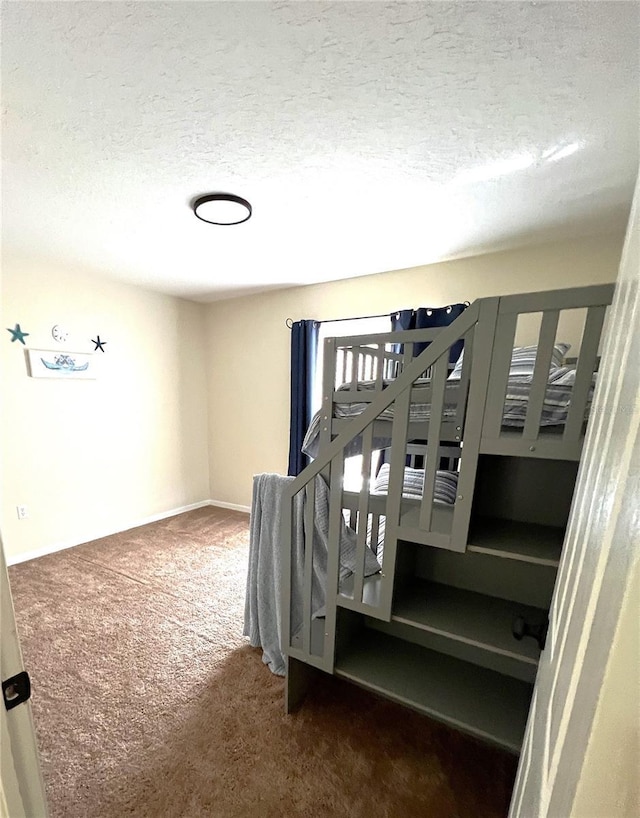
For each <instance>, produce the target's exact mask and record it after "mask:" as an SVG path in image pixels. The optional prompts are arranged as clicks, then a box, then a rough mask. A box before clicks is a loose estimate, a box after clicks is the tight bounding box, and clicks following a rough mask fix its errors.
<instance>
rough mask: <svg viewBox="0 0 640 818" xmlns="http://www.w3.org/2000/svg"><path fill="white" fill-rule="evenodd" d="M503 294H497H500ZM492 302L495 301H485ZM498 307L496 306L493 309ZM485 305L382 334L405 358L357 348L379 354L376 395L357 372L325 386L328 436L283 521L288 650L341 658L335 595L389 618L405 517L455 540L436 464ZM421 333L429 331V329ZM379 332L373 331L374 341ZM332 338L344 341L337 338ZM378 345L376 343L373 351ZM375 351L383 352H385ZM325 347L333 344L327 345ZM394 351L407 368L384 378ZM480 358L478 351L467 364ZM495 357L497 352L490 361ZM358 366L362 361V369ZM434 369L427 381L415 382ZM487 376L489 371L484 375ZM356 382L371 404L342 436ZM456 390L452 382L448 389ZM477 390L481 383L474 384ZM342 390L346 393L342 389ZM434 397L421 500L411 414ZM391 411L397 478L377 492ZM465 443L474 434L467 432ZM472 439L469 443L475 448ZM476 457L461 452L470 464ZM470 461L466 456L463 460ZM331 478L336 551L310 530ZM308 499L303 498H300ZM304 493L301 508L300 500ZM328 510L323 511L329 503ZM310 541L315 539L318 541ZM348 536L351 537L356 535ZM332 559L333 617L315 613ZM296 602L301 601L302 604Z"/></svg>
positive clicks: (439, 538)
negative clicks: (381, 439) (348, 467)
mask: <svg viewBox="0 0 640 818" xmlns="http://www.w3.org/2000/svg"><path fill="white" fill-rule="evenodd" d="M493 301H494V302H496V303H497V299H493ZM484 309H486V306H485V307H484ZM494 311H495V308H494ZM480 312H481V306H480V304H479V303H477V304H475V305H472V306H471V307H469V308H468V309H467V310H466V311H465V312H464V313H463V314H462V315H461V316H460V317H459V318H457V319H456V321H454V322H453V323H452V324H451V325H450V326H448V327H444V328H442V329H439V330H427V331H420V330H416V331H409V332H407V333H393V334H391V333H389V334H388V335H384V336H382V337H379V338H378V337H376V341H379V344H380V345H383V344H386V343H391V342H393V343H395V342H398V343H402V344H403V351H402V353H399V354H401V359H400V360H398V359H397V358H396V357H395V356H396V355H397V354H398V353H393V354H392V357H389V355H388V352H387V350H383V349H382V348H381V347H379V348H377V349H376V348H373V347H371V346H369V345H367V348H366V351H364V352H362V353H361V352H360V351H358V352H357V353H355V352H354V355H356V354H357V355H360V354H363V355H373V357H374V358H375V359H376V360H377V361H378V362H380V363H381V364H382V365H379V368H378V370H377V371H376V381H377V383H376V387H377V388H374V389H372V390H371V394H370V395H369V394H368V395H362V390H360V389H359V388H358V383H357V380H353V379H352V381H351V387H352V388H351V390H344V391H343V392H340V393H337V392H336V391H335V389H333V390H329V389H327V390H325V391H324V393H323V415H322V421H323V426H322V443H321V447H320V455H319V457H318V458H317V459H316V460H315V461H314V462H313V463H312V464H311V465H310V466H308V467H307V468H306V469H305V470H304V471H303V472H302V474H300V475H299V476H298V477H297V478H296V479H295V480H294V481H293V482H292V483H291V485H290V487H289V489H288V492H287V496H286V497H285V498H284V502H283V508H284V509H287V508H289V509H291V514H290V515H288V516H287V515H285V516H286V519H285V523H284V528H283V570H284V576H285V583H284V586H285V590H284V597H283V642H284V647H285V651H286V652H287V653H288V654H289V655H290V656H292V657H293V658H300V659H303V660H304V661H305V662H307V663H308V664H312V665H315V666H317V667H320V668H323V669H330V668H331V667H332V666H333V651H334V647H333V643H334V636H335V627H336V602H337V599H338V597H339V600H340V605H341V606H342V607H345V608H351V609H352V610H356V611H359V612H361V613H367V614H369V615H371V616H375V617H378V618H381V619H386V620H388V619H389V618H390V612H391V599H392V593H393V581H394V567H395V555H396V547H397V542H398V539H399V538H400V537H401V536H402V533H403V526H404V525H406V526H407V531H409V530H413V529H416V530H419V531H420V536H421V537H422V538H423V541H425V542H427V541H428V542H431V543H432V544H435V545H439V546H441V547H448V546H449V545H450V543H451V532H452V529H451V522H452V514H451V512H450V511H449V510H447V509H443V508H434V501H433V496H434V488H435V479H436V471H437V469H438V466H439V462H440V458H441V457H443V456H447V457H451V455H452V452H451V448H452V447H451V446H448V447H447V446H443V445H442V443H441V429H442V417H443V413H444V411H445V405H446V404H445V397H446V395H447V376H448V374H449V358H450V350H451V348H452V346H454V345H455V344H457V343H458V342H459V341H460V340H464V341H465V343H468V344H469V348H470V347H471V343H472V338H473V336H474V334H475V332H476V325H477V323H478V316H479V314H480ZM420 333H422V336H421V335H420ZM370 338H371V336H368V340H370ZM425 340H429V341H431V343H430V346H428V347H427V349H425V350H424V351H423V352H422V353H421V354H420V355H418V356H417V357H416V358H414V357H413V343H417V342H420V341H425ZM350 342H351V343H352V345H353V346H352V348H353V349H358V348H359V349H362V348H363V344H362V343H361V339H360V338H357V339H354V338H351V339H350ZM327 346H330V347H332V348H334V349H335V344H334V343H333V341H331V343H330V344H328V345H327ZM370 350H372V351H370ZM376 353H379V354H377V355H376ZM325 355H326V351H325ZM335 360H336V358H335V355H334V356H333V357H332V356H327V355H326V357H325V365H324V375H325V379H324V384H325V385H327V384H332V385H335V370H334V369H333V368H332V366H333V363H332V362H334V361H335ZM389 360H391V362H392V363H394V364H397V365H399V368H401V371H402V374H401V376H400V377H398V378H396V379H395V380H393V381H391V382H388V383H386V384H385V383H384V379H383V377H382V373H383V372H384V365H386V362H388V361H389ZM471 360H472V357H471V355H469V364H468V368H470V366H471ZM487 364H488V361H487ZM358 368H359V367H355V369H358ZM425 372H429V373H430V380H429V381H428V382H424V381H421V382H420V383H419V385H417V386H416V381H418V380H419V379H421V378H423V377H424V374H425ZM485 381H486V378H485ZM470 383H471V381H470V377H469V372H468V371H465V373H463V380H462V381H461V383H460V384H458V385H456V387H455V389H456V400H455V401H452V403H451V404H450V407H451V408H450V409H449V411H450V413H451V416H452V420H451V422H452V423H455V421H456V419H458V418H460V419H461V418H463V417H464V405H463V404H464V403H465V402H466V400H467V391H468V390H469V385H470ZM349 391H352V392H353V393H355V395H357V397H358V400H360V399H362V402H363V403H365V404H367V406H366V408H365V410H364V411H363V412H362V413H361V414H359V415H357V416H355V417H352V418H350V419H349V421H348V423H347V425H346V426H345V427H344V429H343V430H342V431H340V432H339V433H338V434H337V436H335V437H334V436H333V433H332V423H331V420H332V409H333V405H334V403H335V402H336V401H337V400H342V398H343V397H344V395H345V393H347V394H348V392H349ZM449 391H451V390H449ZM471 391H473V386H471ZM338 394H339V398H336V395H338ZM416 404H418V405H420V404H422V405H427V406H429V407H430V412H429V414H428V417H427V418H426V419H425V420H423V421H422V422H421V426H420V429H421V430H422V432H421V433H422V434H424V439H425V440H426V459H425V479H424V490H423V495H422V499H420V498H408V497H403V478H404V469H405V463H406V457H407V447H408V445H409V444H410V442H411V439H412V438H411V435H410V422H411V421H410V418H411V408H412V405H414V406H415V405H416ZM389 410H392V412H391V417H392V420H386V421H384V423H385V426H386V428H387V431H386V434H387V435H389V431H388V427H389V424H391V432H390V437H389V447H388V454H389V487H388V493H387V494H386V495H375V494H373V493H372V490H371V488H372V487H371V477H372V455H373V451H374V440H375V439H376V437H375V435H376V434H377V430H376V423H378V422H379V418H380V416H381V415H384V414H385V413H388V412H389ZM457 437H458V441H456V443H457V450H456V455H457V456H458V457H460V452H461V450H460V442H461V440H462V425H461V424H460V427H459V429H458V432H457ZM356 439H357V440H358V441H359V447H358V448H359V451H360V452H361V454H362V465H361V478H362V487H361V490H360V491H359V492H348V491H345V489H344V485H343V481H344V462H345V450H346V449H351V448H352V447H353V442H354V440H356ZM465 446H466V441H465ZM471 452H472V448H471V447H470V448H469V453H471ZM466 457H467V455H466V451H465V457H464V458H460V461H459V462H460V463H461V464H464V462H465V458H466ZM460 468H461V470H462V469H463V468H464V465H461V466H460ZM318 477H320V478H321V479H325V480H326V482H327V484H328V486H329V503H328V506H329V507H328V543H329V548H328V553H327V554H326V556H325V555H324V554H322V552H321V549H320V548H319V547H318V544H317V543H316V538H315V537H312V536H311V532H313V531H314V526H315V524H316V520H317V516H318V512H319V509H318V508H317V507H316V496H317V484H316V479H317V478H318ZM299 495H302V498H303V506H304V529H305V535H306V540H305V544H306V547H305V549H304V561H303V565H302V566H295V565H292V561H291V546H292V531H295V530H296V520H295V519H294V516H293V510H294V507H295V502H294V498H296V497H297V496H299ZM299 499H300V498H299ZM299 499H298V507H299ZM320 511H321V510H320ZM345 511H347V512H348V513H349V515H350V516H349V519H350V522H351V523H352V524H353V532H354V533H352V535H351V542H350V546H351V552H350V553H351V562H350V564H349V568H350V569H351V571H352V574H351V577H350V578H349V579H348V580H347V581H346V582H343V584H342V585H341V586H340V587H339V574H340V552H339V549H338V543H339V542H340V539H341V536H342V538H343V540H344V530H345V519H344V512H345ZM382 517H384V543H383V544H384V549H383V550H382V549H380V550H379V551H378V556H379V559H381V562H382V566H381V567H382V571H381V572H379V573H377V574H375V575H373V576H371V577H365V573H366V571H365V555H366V553H367V547H368V546H369V545H373V546H374V548H373V550H376V546H377V543H376V542H374V541H375V540H376V539H377V537H376V529H377V530H378V531H379V530H380V527H381V523H382V519H381V518H382ZM310 543H311V544H312V545H311V547H308V546H309V544H310ZM347 545H349V543H347ZM325 565H326V577H327V579H326V583H325V585H326V600H325V606H324V608H325V610H324V611H323V612H324V613H325V616H324V618H317V617H316V618H314V614H315V613H317V612H316V611H314V610H313V607H314V603H313V593H312V588H313V583H314V576H316V574H317V572H318V570H323V569H324V567H325ZM292 570H293V571H294V572H297V573H296V577H295V578H294V579H297V580H298V581H301V583H302V588H301V589H298V591H299V592H300V595H301V597H302V600H303V616H302V625H301V626H300V627H298V623H294V624H293V627H292V621H291V610H292V608H291V599H292V586H291V583H290V582H287V581H286V579H287V578H291V577H292ZM294 607H295V606H294Z"/></svg>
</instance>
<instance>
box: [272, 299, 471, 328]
mask: <svg viewBox="0 0 640 818" xmlns="http://www.w3.org/2000/svg"><path fill="white" fill-rule="evenodd" d="M463 303H464V304H465V306H467V307H468V306H469V301H464V302H463ZM452 306H453V305H452V304H448V305H447V306H446V307H423V308H422V309H433V310H441V309H447V308H448V307H452ZM407 309H411V308H410V307H407ZM401 312H404V310H392V311H391V312H381V313H378V314H377V315H354V316H352V317H351V318H327V319H325V320H324V321H316V322H315V323H316V324H334V323H336V322H337V321H362V320H363V319H365V318H391V316H392V315H398V314H399V313H401ZM285 324H286V325H287V326H288V327H289V329H291V328H292V327H293V318H287V319H286V320H285Z"/></svg>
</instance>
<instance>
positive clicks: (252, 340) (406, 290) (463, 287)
mask: <svg viewBox="0 0 640 818" xmlns="http://www.w3.org/2000/svg"><path fill="white" fill-rule="evenodd" d="M623 238H624V237H623V236H622V235H619V236H607V237H595V238H589V239H581V240H579V241H570V242H558V243H553V244H548V245H542V246H538V247H532V248H525V249H521V250H516V251H509V252H504V253H495V254H492V255H486V256H475V257H471V258H467V259H461V260H458V261H451V262H445V263H442V264H433V265H429V266H425V267H416V268H413V269H410V270H400V271H397V272H390V273H381V274H379V275H374V276H366V277H363V278H354V279H349V280H347V281H339V282H332V283H327V284H317V285H312V286H308V287H296V288H291V289H286V290H278V291H273V292H270V293H266V294H262V295H256V296H251V297H246V298H238V299H233V300H229V301H223V302H217V303H214V304H210V305H209V306H208V309H207V319H206V320H207V362H208V366H209V372H210V376H211V377H210V399H209V457H210V477H211V496H212V498H213V499H214V500H218V501H223V502H228V503H235V504H238V505H242V506H249V505H250V502H251V481H252V475H253V474H257V473H260V472H269V471H274V472H279V473H286V468H287V456H288V438H289V330H288V329H287V327H286V326H285V320H286V318H292V319H294V320H297V319H300V318H317V319H321V320H322V319H325V320H326V319H331V318H341V317H347V316H353V315H367V314H373V313H380V312H391V311H393V310H396V309H402V308H406V307H417V306H421V305H433V306H438V305H444V304H449V303H452V302H458V301H465V300H468V301H473V300H474V299H476V298H479V297H483V296H488V295H502V294H508V293H518V292H531V291H536V290H544V289H557V288H561V287H570V286H578V285H583V284H598V283H606V282H610V281H614V280H615V278H616V275H617V270H618V264H619V261H620V253H621V250H622V243H623ZM569 340H570V339H569Z"/></svg>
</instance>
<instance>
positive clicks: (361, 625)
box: [334, 610, 532, 752]
mask: <svg viewBox="0 0 640 818" xmlns="http://www.w3.org/2000/svg"><path fill="white" fill-rule="evenodd" d="M374 624H375V627H372V623H371V622H368V621H367V619H366V617H364V616H362V615H359V614H355V613H353V612H351V611H346V610H342V611H341V612H340V616H339V621H338V631H337V634H336V636H337V639H336V661H335V665H334V674H335V675H336V676H340V677H342V678H344V679H348V680H349V681H351V682H354V683H355V684H358V685H360V686H361V687H364V688H366V689H368V690H372V691H375V692H378V693H380V694H382V695H384V696H385V697H386V698H389V699H392V700H394V701H397V702H400V703H402V704H404V705H407V706H408V707H411V708H412V709H414V710H416V711H417V712H419V713H423V714H425V715H428V716H432V717H434V718H436V719H438V720H439V721H442V722H444V723H446V724H449V725H451V726H453V727H456V728H459V729H462V730H465V731H466V732H469V733H471V734H473V735H475V736H478V737H479V738H483V739H485V740H487V741H490V742H492V743H494V744H497V745H498V746H500V747H503V748H505V749H507V750H510V751H512V752H518V751H519V749H520V745H521V742H522V736H523V734H524V729H525V725H526V719H527V713H528V710H529V703H530V699H531V689H532V688H531V684H530V683H529V682H527V681H522V680H521V679H517V678H514V677H512V676H508V675H505V674H502V673H499V672H496V671H494V670H491V669H488V668H485V667H482V666H479V665H477V664H474V663H472V662H469V661H465V660H463V659H460V658H457V657H455V656H452V655H450V654H447V653H443V652H441V651H438V650H433V649H430V648H428V647H425V646H423V645H420V644H418V643H417V642H415V641H412V640H409V639H406V638H403V637H396V636H394V635H390V634H386V633H382V632H381V631H380V629H379V627H378V624H379V623H377V622H376V623H374Z"/></svg>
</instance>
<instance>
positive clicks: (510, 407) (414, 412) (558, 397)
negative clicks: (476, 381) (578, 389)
mask: <svg viewBox="0 0 640 818" xmlns="http://www.w3.org/2000/svg"><path fill="white" fill-rule="evenodd" d="M459 383H460V382H459V381H448V382H447V394H446V397H445V404H444V408H443V412H442V419H443V420H454V419H455V417H456V412H457V401H456V394H457V390H458V389H459ZM428 384H429V381H428V380H427V379H420V380H417V381H416V382H415V384H414V385H415V386H427V385H428ZM531 386H532V384H531V381H530V380H522V379H521V378H509V380H508V382H507V390H506V395H505V403H504V409H503V415H502V425H503V427H506V428H522V427H523V426H524V422H525V419H526V416H527V408H528V406H529V395H530V392H531ZM375 388H376V382H375V381H362V382H360V383H359V384H358V391H360V390H369V389H375ZM350 389H351V385H350V384H345V385H344V386H341V387H340V388H339V389H338V390H337V391H338V392H340V391H348V390H350ZM572 393H573V384H572V383H566V382H565V383H557V382H553V381H551V382H550V383H548V384H547V389H546V392H545V396H544V402H543V405H542V416H541V419H540V427H548V426H560V425H562V424H564V423H565V422H566V420H567V416H568V414H569V406H570V404H571V396H572ZM592 396H593V384H592V386H591V389H590V391H589V396H588V399H587V412H586V414H587V415H588V412H589V409H590V406H591V399H592ZM447 400H448V401H449V402H447ZM369 406H370V404H369V403H364V402H363V403H360V402H354V403H335V404H334V417H336V418H351V417H356V416H357V415H360V414H362V413H363V412H364V411H365V410H366V409H367V408H368V407H369ZM394 407H395V402H394V403H392V404H391V405H390V406H388V407H387V408H386V409H385V410H383V411H382V412H381V413H380V414H379V415H378V420H393V415H394ZM430 418H431V404H430V403H411V405H410V408H409V421H410V422H424V421H428V420H430ZM585 419H586V417H585ZM321 423H322V413H321V412H317V413H316V414H315V415H314V417H313V419H312V421H311V423H310V425H309V429H308V430H307V434H306V436H305V439H304V441H303V444H302V451H303V452H304V454H306V455H309V457H317V455H318V448H319V439H320V426H321ZM389 445H390V438H389V437H380V436H378V437H374V441H373V448H374V449H382V448H386V447H387V446H389ZM361 451H362V442H361V439H360V438H356V439H355V440H354V441H352V443H351V444H348V445H347V447H345V456H346V457H351V456H353V455H356V454H360V453H361Z"/></svg>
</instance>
